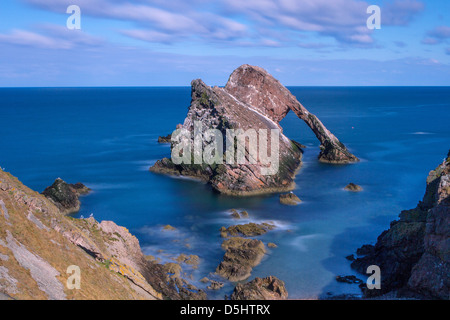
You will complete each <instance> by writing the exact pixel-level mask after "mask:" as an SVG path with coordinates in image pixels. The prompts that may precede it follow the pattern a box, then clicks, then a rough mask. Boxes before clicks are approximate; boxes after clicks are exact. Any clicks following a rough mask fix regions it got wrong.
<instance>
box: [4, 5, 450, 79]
mask: <svg viewBox="0 0 450 320" xmlns="http://www.w3.org/2000/svg"><path fill="white" fill-rule="evenodd" d="M70 5H77V6H78V7H79V8H80V11H81V14H80V22H81V23H80V27H81V29H69V28H68V27H67V21H68V19H69V20H70V21H72V20H71V19H70V17H71V13H67V12H66V11H67V8H68V7H69V6H70ZM370 5H377V6H379V8H380V9H381V11H380V12H381V20H380V23H381V25H380V26H381V29H373V30H372V29H369V28H368V27H367V19H368V18H369V17H370V16H371V13H367V8H368V7H369V6H370ZM449 13H450V1H448V0H432V1H420V0H367V1H361V0H278V1H275V0H215V1H208V0H134V1H132V0H2V1H1V2H0V87H79V86H81V87H88V86H189V85H190V82H191V81H192V80H193V79H197V78H201V79H203V80H204V81H205V82H206V83H208V84H210V85H219V86H222V85H225V83H226V81H227V80H228V77H229V75H230V74H231V72H232V71H233V70H234V69H236V68H237V67H239V66H240V65H242V64H251V65H258V66H260V67H262V68H265V69H266V70H267V71H269V72H270V73H271V74H272V75H273V76H274V77H276V78H277V79H279V80H280V81H281V82H282V83H283V84H284V85H287V86H449V85H450V15H449Z"/></svg>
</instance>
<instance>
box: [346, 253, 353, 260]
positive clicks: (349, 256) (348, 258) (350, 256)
mask: <svg viewBox="0 0 450 320" xmlns="http://www.w3.org/2000/svg"><path fill="white" fill-rule="evenodd" d="M345 259H347V260H349V261H355V255H353V254H351V255H348V256H346V257H345Z"/></svg>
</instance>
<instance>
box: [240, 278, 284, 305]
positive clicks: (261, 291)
mask: <svg viewBox="0 0 450 320" xmlns="http://www.w3.org/2000/svg"><path fill="white" fill-rule="evenodd" d="M287 297H288V292H287V290H286V287H285V285H284V282H283V281H281V280H279V279H278V278H276V277H273V276H270V277H267V278H255V279H254V280H252V281H250V282H248V283H246V284H238V285H237V286H236V287H235V288H234V291H233V294H232V295H231V300H285V299H287Z"/></svg>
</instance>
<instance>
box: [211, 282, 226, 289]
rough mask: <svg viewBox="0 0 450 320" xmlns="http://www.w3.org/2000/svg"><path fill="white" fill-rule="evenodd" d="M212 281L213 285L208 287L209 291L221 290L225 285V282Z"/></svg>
mask: <svg viewBox="0 0 450 320" xmlns="http://www.w3.org/2000/svg"><path fill="white" fill-rule="evenodd" d="M210 281H211V283H210V285H209V286H208V287H207V289H209V290H220V289H222V288H223V286H224V285H225V284H224V283H223V282H218V281H214V280H210Z"/></svg>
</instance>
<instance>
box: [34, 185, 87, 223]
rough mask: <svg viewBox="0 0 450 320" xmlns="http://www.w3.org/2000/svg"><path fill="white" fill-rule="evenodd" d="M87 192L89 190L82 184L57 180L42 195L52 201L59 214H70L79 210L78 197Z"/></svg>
mask: <svg viewBox="0 0 450 320" xmlns="http://www.w3.org/2000/svg"><path fill="white" fill-rule="evenodd" d="M89 191H90V189H89V188H88V187H86V186H85V185H84V184H82V183H76V184H69V183H66V182H65V181H63V180H62V179H60V178H58V179H56V180H55V182H54V183H53V184H52V185H51V186H50V187H47V188H46V189H45V190H44V191H43V192H42V194H43V195H44V196H46V197H47V198H48V199H50V200H52V201H53V203H55V204H56V206H57V207H58V208H59V209H60V211H61V213H63V214H71V213H74V212H78V211H79V210H80V200H79V197H80V196H81V195H84V194H87V193H89Z"/></svg>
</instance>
